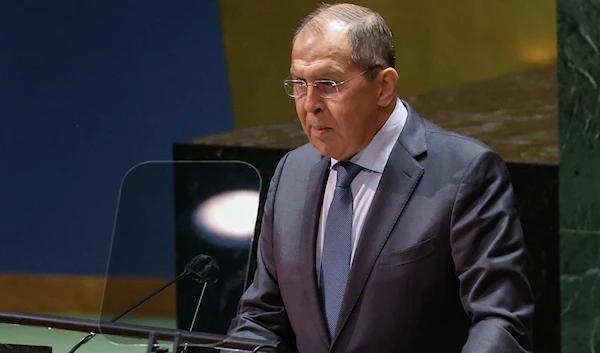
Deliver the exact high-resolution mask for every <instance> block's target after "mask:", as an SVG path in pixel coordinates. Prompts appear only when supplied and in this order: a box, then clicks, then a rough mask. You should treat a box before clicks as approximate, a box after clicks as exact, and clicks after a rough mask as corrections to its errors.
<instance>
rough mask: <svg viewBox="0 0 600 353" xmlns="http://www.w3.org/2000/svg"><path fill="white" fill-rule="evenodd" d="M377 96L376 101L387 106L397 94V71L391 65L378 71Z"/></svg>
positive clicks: (382, 105)
mask: <svg viewBox="0 0 600 353" xmlns="http://www.w3.org/2000/svg"><path fill="white" fill-rule="evenodd" d="M379 82H380V84H379V97H378V101H377V103H378V104H379V106H381V107H386V106H388V105H389V104H390V103H391V102H392V101H393V100H395V99H396V97H397V96H398V93H397V88H396V86H397V84H398V72H397V71H396V69H394V68H393V67H388V68H385V69H383V70H381V72H380V73H379Z"/></svg>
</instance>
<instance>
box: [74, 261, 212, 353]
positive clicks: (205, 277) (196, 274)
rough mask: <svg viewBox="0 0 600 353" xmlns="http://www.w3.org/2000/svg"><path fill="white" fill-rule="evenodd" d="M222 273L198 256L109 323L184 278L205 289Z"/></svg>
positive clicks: (76, 346)
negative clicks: (202, 284)
mask: <svg viewBox="0 0 600 353" xmlns="http://www.w3.org/2000/svg"><path fill="white" fill-rule="evenodd" d="M220 272H221V271H220V269H219V265H217V262H216V261H215V260H214V259H213V258H212V257H210V256H208V255H204V254H200V255H196V256H194V258H193V259H191V260H190V261H189V262H188V263H187V265H185V269H184V270H183V272H181V273H180V274H179V275H178V276H177V277H175V278H173V279H172V280H170V281H169V282H167V283H166V284H164V285H163V286H161V287H160V288H158V289H156V290H155V291H154V292H152V293H150V294H148V295H147V296H146V297H144V298H143V299H141V300H140V301H138V302H137V303H135V304H134V305H132V306H131V307H130V308H128V309H127V310H126V311H124V312H123V313H121V314H119V315H117V316H115V317H113V318H112V319H111V320H110V321H109V322H115V321H117V320H119V319H120V318H122V317H123V316H125V315H127V314H129V313H130V312H132V311H133V310H135V309H136V308H137V307H139V306H140V305H142V304H144V303H145V302H147V301H148V300H150V299H152V298H153V297H154V296H156V295H157V294H158V293H160V292H162V291H163V290H165V289H166V288H167V287H169V286H170V285H172V284H173V283H175V282H178V281H179V280H180V279H182V278H184V277H187V276H190V277H191V278H192V279H193V280H194V281H196V282H199V283H204V287H206V284H207V283H215V282H217V281H218V279H219V275H220ZM203 290H204V289H203ZM94 336H96V333H95V332H90V333H89V334H88V335H87V336H85V337H84V338H82V339H81V341H79V342H77V344H76V345H75V346H73V348H71V350H70V351H69V353H75V351H77V350H78V349H79V347H81V346H82V345H84V344H85V343H87V342H89V341H90V340H91V339H92V338H93V337H94Z"/></svg>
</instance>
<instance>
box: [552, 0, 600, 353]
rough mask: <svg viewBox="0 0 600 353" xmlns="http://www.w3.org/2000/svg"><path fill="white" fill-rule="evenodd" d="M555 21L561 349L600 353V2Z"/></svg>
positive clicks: (577, 4)
mask: <svg viewBox="0 0 600 353" xmlns="http://www.w3.org/2000/svg"><path fill="white" fill-rule="evenodd" d="M557 17H558V84H559V131H560V138H559V140H560V228H561V230H560V237H561V240H560V242H561V245H560V247H561V252H560V256H561V260H560V261H561V301H562V312H561V317H562V319H561V325H562V352H563V353H584V352H600V87H599V85H600V1H599V0H558V12H557Z"/></svg>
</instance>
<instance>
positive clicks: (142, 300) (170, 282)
mask: <svg viewBox="0 0 600 353" xmlns="http://www.w3.org/2000/svg"><path fill="white" fill-rule="evenodd" d="M190 272H191V271H190V270H186V271H183V272H182V273H180V274H179V276H177V277H175V278H173V279H172V280H170V281H169V282H167V283H165V284H164V285H163V286H161V287H160V288H158V289H156V290H155V291H154V292H152V293H150V294H148V295H147V296H145V297H144V298H143V299H141V300H140V301H138V302H137V303H135V305H133V306H132V307H131V308H129V309H127V311H125V312H123V313H121V314H119V315H117V316H115V317H113V318H112V319H110V321H109V322H116V321H117V320H119V319H120V318H122V317H123V316H125V315H127V314H129V313H130V312H132V311H133V310H135V309H136V308H137V307H138V306H140V305H142V304H144V303H145V302H146V301H147V300H148V299H150V298H152V297H154V296H155V295H156V294H158V293H160V292H162V291H163V290H164V289H165V288H167V287H168V286H170V285H171V284H173V283H175V282H177V281H179V280H180V279H181V278H183V277H185V276H187V275H189V274H190ZM94 336H96V333H95V332H90V333H88V334H87V336H85V337H83V338H82V339H81V340H80V341H79V342H77V344H76V345H74V346H73V348H71V350H70V351H69V353H75V351H76V350H78V349H79V347H81V346H83V345H84V344H86V343H88V342H89V341H90V340H91V339H92V338H94Z"/></svg>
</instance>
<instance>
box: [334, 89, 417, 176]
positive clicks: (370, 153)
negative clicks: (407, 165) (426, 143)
mask: <svg viewBox="0 0 600 353" xmlns="http://www.w3.org/2000/svg"><path fill="white" fill-rule="evenodd" d="M407 117H408V110H407V109H406V107H405V106H404V104H403V103H402V101H401V100H400V99H399V98H396V107H395V108H394V111H392V114H391V115H390V116H389V118H388V119H387V121H386V122H385V124H384V125H383V126H382V127H381V129H379V131H378V132H377V134H376V135H375V136H374V137H373V139H372V140H371V142H369V144H368V145H367V147H365V148H364V149H363V150H362V151H360V152H358V153H357V154H356V155H355V156H354V157H352V158H350V162H352V163H354V164H358V165H359V166H361V167H363V168H364V169H368V170H371V171H374V172H377V173H383V169H384V168H385V165H386V164H387V161H388V159H389V157H390V154H392V149H393V148H394V145H395V144H396V141H398V138H399V137H400V133H401V132H402V128H403V127H404V125H405V124H406V119H407ZM337 162H338V160H336V159H335V158H331V167H333V166H334V165H335V164H336V163H337Z"/></svg>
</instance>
